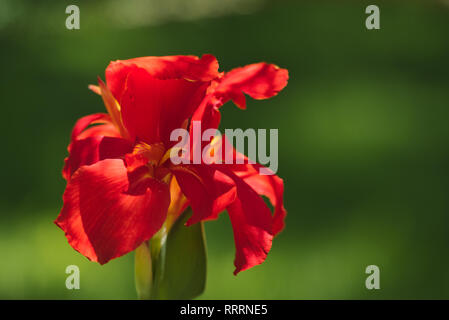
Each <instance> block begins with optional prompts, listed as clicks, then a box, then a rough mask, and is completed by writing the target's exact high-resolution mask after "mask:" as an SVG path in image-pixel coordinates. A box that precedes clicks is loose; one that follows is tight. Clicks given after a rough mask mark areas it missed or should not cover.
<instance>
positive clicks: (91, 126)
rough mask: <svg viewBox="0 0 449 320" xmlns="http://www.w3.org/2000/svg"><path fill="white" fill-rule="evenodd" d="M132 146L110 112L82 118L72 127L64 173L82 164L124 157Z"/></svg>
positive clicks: (70, 173) (67, 175)
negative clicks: (122, 134)
mask: <svg viewBox="0 0 449 320" xmlns="http://www.w3.org/2000/svg"><path fill="white" fill-rule="evenodd" d="M131 149H132V145H131V142H129V141H127V140H125V139H122V138H121V136H120V133H119V131H118V130H117V128H116V126H115V125H114V124H113V123H112V120H111V118H110V116H109V115H108V114H105V113H96V114H91V115H88V116H85V117H82V118H80V119H79V120H78V121H77V122H76V123H75V126H74V128H73V130H72V135H71V143H70V144H69V146H68V148H67V150H68V151H69V156H68V157H67V158H66V159H65V165H64V168H63V170H62V175H63V177H64V178H65V179H66V180H70V177H71V175H72V174H73V173H74V172H75V171H76V170H77V169H78V168H79V167H80V166H83V165H91V164H94V163H95V162H97V161H100V160H103V159H109V158H121V157H123V156H124V154H126V153H128V152H130V150H131Z"/></svg>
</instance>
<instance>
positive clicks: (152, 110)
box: [55, 55, 288, 274]
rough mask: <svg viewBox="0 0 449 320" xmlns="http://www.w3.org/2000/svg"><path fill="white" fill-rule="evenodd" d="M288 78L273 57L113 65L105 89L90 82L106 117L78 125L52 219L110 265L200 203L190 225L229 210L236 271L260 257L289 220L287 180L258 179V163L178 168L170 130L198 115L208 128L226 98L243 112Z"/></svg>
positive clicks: (145, 59) (86, 250)
mask: <svg viewBox="0 0 449 320" xmlns="http://www.w3.org/2000/svg"><path fill="white" fill-rule="evenodd" d="M287 79H288V72H287V70H285V69H280V68H278V67H276V66H274V65H270V64H266V63H258V64H253V65H249V66H246V67H243V68H238V69H234V70H232V71H230V72H228V73H219V72H218V62H217V60H216V59H215V57H213V56H211V55H204V56H203V57H202V58H201V59H199V58H197V57H193V56H170V57H143V58H136V59H131V60H125V61H115V62H111V63H110V65H109V66H108V68H107V69H106V83H107V85H106V84H104V83H103V82H102V81H101V79H99V86H91V89H92V90H93V91H95V92H97V93H98V94H100V95H101V96H102V98H103V101H104V104H105V106H106V109H107V111H108V114H103V113H101V114H93V115H89V116H85V117H83V118H81V119H79V120H78V121H77V123H76V124H75V127H74V129H73V131H72V136H71V143H70V145H69V147H68V151H69V156H68V157H67V158H66V159H65V166H64V169H63V176H64V178H65V179H66V180H67V187H66V190H65V192H64V196H63V201H64V205H63V208H62V210H61V213H60V215H59V216H58V218H57V219H56V221H55V223H56V224H57V225H58V226H59V227H60V228H61V229H62V230H64V232H65V234H66V237H67V239H68V241H69V243H70V245H71V246H72V247H73V248H74V249H75V250H77V251H79V252H80V253H81V254H83V255H84V256H86V257H87V258H89V259H90V260H92V261H97V262H99V263H101V264H104V263H106V262H108V261H109V260H111V259H113V258H117V257H119V256H122V255H124V254H126V253H128V252H130V251H133V250H134V249H136V248H137V247H138V246H139V245H140V244H141V243H142V242H144V241H146V240H149V239H150V238H151V237H152V236H153V235H154V234H155V233H156V232H157V231H158V230H159V229H160V228H161V226H162V224H163V223H164V221H166V220H167V221H169V222H170V223H173V221H174V220H176V218H177V217H178V216H179V214H180V213H181V212H182V211H183V210H184V209H185V208H186V207H187V206H191V207H192V209H193V215H192V216H191V218H190V219H189V220H188V222H187V225H191V224H193V223H197V222H199V221H205V220H210V219H216V218H217V216H218V214H219V213H220V212H222V211H223V210H225V209H227V211H228V213H229V216H230V219H231V222H232V226H233V229H234V239H235V245H236V259H235V262H234V263H235V266H236V270H235V272H234V273H235V274H236V273H238V272H239V271H242V270H245V269H248V268H250V267H252V266H254V265H257V264H260V263H262V262H263V261H264V260H265V258H266V255H267V253H268V251H269V250H270V248H271V241H272V238H273V237H274V236H275V235H276V234H277V233H278V232H279V231H281V230H282V228H283V226H284V217H285V214H286V211H285V209H284V205H283V181H282V179H280V178H279V177H277V176H275V175H271V176H270V175H259V169H260V167H261V165H258V164H232V165H229V164H211V165H207V164H204V163H202V164H192V165H182V164H181V165H174V164H173V163H172V162H171V161H170V158H169V155H170V148H171V147H172V146H173V145H174V142H172V141H170V133H171V132H172V130H174V129H176V128H187V126H188V124H189V121H192V120H196V121H201V125H202V129H203V130H204V129H207V128H217V127H218V124H219V122H220V112H219V107H221V106H222V105H223V104H224V103H226V102H227V101H229V100H233V101H234V103H235V104H236V105H237V106H239V107H240V108H245V107H246V105H245V95H244V94H247V95H249V96H251V97H252V98H255V99H266V98H269V97H271V96H273V95H276V94H277V93H278V92H279V91H280V90H282V89H283V88H284V87H285V85H286V84H287ZM190 130H191V128H190ZM234 155H235V156H241V155H239V154H238V153H237V151H235V150H234ZM261 195H263V196H266V197H267V198H268V199H269V200H270V202H271V204H272V205H273V207H274V212H273V213H272V212H271V210H270V209H269V208H268V207H267V205H266V204H265V202H264V201H263V199H262V197H261Z"/></svg>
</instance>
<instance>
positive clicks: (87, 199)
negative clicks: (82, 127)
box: [55, 160, 170, 264]
mask: <svg viewBox="0 0 449 320" xmlns="http://www.w3.org/2000/svg"><path fill="white" fill-rule="evenodd" d="M129 189H130V181H129V178H128V174H127V170H126V167H125V166H124V164H123V161H122V160H103V161H99V162H97V163H95V164H93V165H91V166H83V167H81V168H80V169H78V171H77V172H76V173H75V174H74V175H73V177H72V179H71V180H70V182H69V183H68V184H67V188H66V190H65V192H64V196H63V199H64V206H63V208H62V211H61V214H60V215H59V217H58V218H57V219H56V221H55V223H56V224H57V225H58V226H59V227H60V228H61V229H62V230H64V232H65V234H66V237H67V239H68V241H69V243H70V245H71V246H72V247H73V248H74V249H75V250H77V251H79V252H80V253H81V254H83V255H84V256H86V257H87V258H89V259H90V260H92V261H98V262H99V263H100V264H104V263H106V262H108V261H109V260H111V259H113V258H117V257H120V256H122V255H124V254H126V253H128V252H130V251H133V250H134V249H136V248H137V247H138V246H139V245H140V244H141V243H142V242H143V241H146V240H148V239H150V238H151V237H152V236H153V235H154V233H156V232H157V231H158V230H159V229H160V227H161V226H162V224H163V222H164V220H165V217H166V213H167V209H168V205H169V202H170V194H169V191H168V186H167V185H166V184H165V183H162V182H160V181H157V180H155V179H151V178H149V179H147V183H146V187H145V188H139V191H138V192H135V191H134V192H133V193H132V194H131V193H129V191H128V190H129ZM136 190H137V189H136Z"/></svg>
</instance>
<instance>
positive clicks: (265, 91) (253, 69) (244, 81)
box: [215, 63, 288, 108]
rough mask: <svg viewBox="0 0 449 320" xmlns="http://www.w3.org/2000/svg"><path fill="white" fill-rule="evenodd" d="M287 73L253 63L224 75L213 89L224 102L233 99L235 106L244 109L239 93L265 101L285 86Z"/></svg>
mask: <svg viewBox="0 0 449 320" xmlns="http://www.w3.org/2000/svg"><path fill="white" fill-rule="evenodd" d="M287 80H288V71H287V70H286V69H281V68H279V67H277V66H275V65H273V64H268V63H255V64H251V65H247V66H245V67H242V68H236V69H233V70H231V71H230V72H228V73H226V74H225V76H224V77H223V78H222V79H221V81H220V83H219V85H218V86H217V88H216V89H215V94H216V95H218V96H221V97H223V98H224V101H227V100H229V99H233V100H234V101H235V102H236V104H237V106H239V107H242V108H245V100H244V98H242V96H241V93H242V92H243V93H246V94H248V95H249V96H251V97H252V98H254V99H267V98H270V97H272V96H274V95H276V94H277V93H278V92H279V91H281V90H282V89H283V88H284V87H285V86H286V85H287Z"/></svg>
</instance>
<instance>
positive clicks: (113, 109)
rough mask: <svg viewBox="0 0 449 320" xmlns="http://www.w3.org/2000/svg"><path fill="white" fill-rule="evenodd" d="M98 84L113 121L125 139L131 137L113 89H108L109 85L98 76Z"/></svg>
mask: <svg viewBox="0 0 449 320" xmlns="http://www.w3.org/2000/svg"><path fill="white" fill-rule="evenodd" d="M98 84H99V88H100V91H101V97H102V98H103V102H104V105H105V107H106V110H108V113H109V115H110V116H111V119H112V122H113V123H114V125H115V126H116V127H117V129H118V130H119V131H120V135H121V136H122V137H123V138H125V139H129V134H128V131H127V130H126V129H125V127H124V125H123V121H122V115H121V112H120V105H119V103H118V102H117V100H115V98H114V96H113V95H112V93H111V91H110V90H109V89H108V87H107V86H106V84H105V83H104V82H103V80H101V78H100V77H98Z"/></svg>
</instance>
